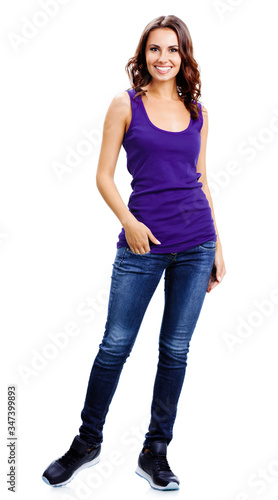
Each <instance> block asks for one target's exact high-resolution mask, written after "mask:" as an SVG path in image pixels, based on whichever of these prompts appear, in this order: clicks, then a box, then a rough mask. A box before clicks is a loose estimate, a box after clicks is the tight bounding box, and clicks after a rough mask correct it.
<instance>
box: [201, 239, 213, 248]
mask: <svg viewBox="0 0 278 500" xmlns="http://www.w3.org/2000/svg"><path fill="white" fill-rule="evenodd" d="M199 247H200V248H203V249H204V250H215V248H216V242H215V241H213V240H208V241H205V242H204V243H201V244H200V245H199Z"/></svg>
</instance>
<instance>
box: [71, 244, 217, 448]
mask: <svg viewBox="0 0 278 500" xmlns="http://www.w3.org/2000/svg"><path fill="white" fill-rule="evenodd" d="M215 249H216V243H215V241H207V242H205V243H203V244H200V245H197V246H195V247H194V248H191V249H189V250H185V251H183V252H177V253H164V254H155V253H151V252H148V253H145V254H135V253H133V252H132V251H131V250H130V248H129V247H121V248H118V249H117V251H116V256H115V260H114V263H113V272H112V276H111V287H110V295H109V302H108V314H107V320H106V324H105V332H104V336H103V339H102V343H101V344H100V346H99V351H98V354H97V356H96V357H95V360H94V363H93V366H92V369H91V373H90V377H89V382H88V387H87V393H86V398H85V403H84V407H83V410H82V412H81V419H82V425H81V426H80V428H79V433H80V437H81V438H82V439H84V440H85V441H87V442H88V443H89V444H95V445H97V444H100V443H101V442H102V440H103V425H104V422H105V418H106V415H107V412H108V409H109V405H110V402H111V400H112V397H113V395H114V392H115V390H116V387H117V385H118V381H119V377H120V374H121V371H122V368H123V365H124V363H125V361H126V359H127V357H128V356H129V355H130V353H131V350H132V347H133V345H134V342H135V340H136V337H137V333H138V331H139V328H140V325H141V322H142V320H143V317H144V314H145V311H146V309H147V307H148V304H149V302H150V300H151V298H152V296H153V293H154V291H155V289H156V288H157V285H158V283H159V281H160V279H161V276H162V274H163V272H164V271H165V273H164V291H165V302H164V311H163V317H162V323H161V328H160V334H159V356H158V365H157V372H156V377H155V381H154V388H153V400H152V405H151V420H150V425H149V429H148V432H147V433H146V435H145V442H144V445H145V446H147V445H148V443H150V441H164V442H166V443H167V444H169V443H170V441H171V440H172V437H173V425H174V421H175V418H176V413H177V404H178V400H179V396H180V393H181V389H182V385H183V381H184V377H185V371H186V366H187V354H188V352H189V344H190V339H191V337H192V334H193V331H194V329H195V325H196V323H197V320H198V317H199V314H200V311H201V308H202V305H203V301H204V298H205V295H206V290H207V287H208V283H209V279H210V275H211V272H212V268H213V263H214V257H215ZM151 328H152V331H151V332H150V334H151V335H156V331H153V325H152V327H151ZM146 351H147V349H146ZM148 358H149V357H148ZM142 361H143V362H145V360H142ZM142 376H143V375H142ZM126 411H128V402H127V404H126Z"/></svg>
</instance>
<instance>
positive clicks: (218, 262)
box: [197, 106, 226, 291]
mask: <svg viewBox="0 0 278 500" xmlns="http://www.w3.org/2000/svg"><path fill="white" fill-rule="evenodd" d="M202 112H203V119H204V121H203V126H202V129H201V149H200V155H199V159H198V163H197V172H199V173H201V174H202V177H201V179H200V180H201V182H202V184H203V186H202V190H203V191H204V193H205V195H206V197H207V200H208V202H209V206H210V208H211V213H212V217H213V221H214V227H215V232H216V234H217V242H216V254H215V274H216V279H217V280H218V282H219V281H221V280H222V279H223V277H224V275H225V274H226V269H225V264H224V259H223V255H222V245H221V241H220V237H219V233H218V229H217V225H216V221H215V214H214V209H213V203H212V198H211V194H210V190H209V187H208V181H207V173H206V149H207V138H208V112H207V110H206V108H205V107H204V106H202ZM217 284H218V283H217V282H216V281H215V282H213V281H212V280H211V282H210V285H209V290H208V291H210V290H211V289H212V288H214V287H215V286H216V285H217Z"/></svg>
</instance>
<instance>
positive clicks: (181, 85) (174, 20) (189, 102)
mask: <svg viewBox="0 0 278 500" xmlns="http://www.w3.org/2000/svg"><path fill="white" fill-rule="evenodd" d="M157 28H171V29H172V30H174V31H175V32H176V34H177V37H178V42H179V53H180V56H181V67H180V70H179V72H178V74H177V76H176V82H177V91H178V93H179V96H180V98H181V100H182V101H183V102H184V105H185V107H186V108H187V109H188V110H189V111H190V113H191V115H192V118H193V119H194V120H196V119H197V118H198V116H199V107H198V104H197V100H198V98H199V97H200V96H201V81H200V72H199V70H198V64H197V62H196V61H195V59H194V57H193V44H192V39H191V36H190V33H189V30H188V28H187V26H186V24H185V23H184V22H183V21H182V20H181V19H179V18H178V17H176V16H160V17H157V18H155V19H153V20H152V21H151V22H150V23H149V24H147V26H146V27H145V29H144V31H143V33H142V35H141V38H140V41H139V43H138V46H137V49H136V52H135V55H134V56H133V57H131V58H130V59H129V60H128V63H127V64H126V67H125V70H126V72H127V73H128V76H129V80H130V82H131V84H132V87H131V88H134V89H135V90H136V92H137V93H136V95H135V96H134V97H136V96H138V95H146V91H144V90H142V88H141V87H144V86H145V85H148V84H149V82H150V81H151V79H152V77H151V75H150V73H149V72H148V69H147V64H146V56H145V49H146V43H147V39H148V36H149V34H150V32H151V31H152V30H154V29H157Z"/></svg>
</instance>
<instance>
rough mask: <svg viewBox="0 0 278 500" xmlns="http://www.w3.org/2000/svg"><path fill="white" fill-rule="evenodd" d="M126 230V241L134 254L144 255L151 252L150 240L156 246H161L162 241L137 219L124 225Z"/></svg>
mask: <svg viewBox="0 0 278 500" xmlns="http://www.w3.org/2000/svg"><path fill="white" fill-rule="evenodd" d="M124 230H125V238H126V241H127V243H128V246H129V248H130V250H131V251H132V252H133V253H138V254H144V253H147V252H149V251H150V244H149V239H150V240H151V241H152V242H153V243H155V244H156V245H160V241H158V239H157V238H156V237H155V236H154V235H153V233H152V232H151V230H150V229H149V228H148V227H147V226H146V225H145V224H143V222H139V221H138V220H137V219H136V218H134V219H132V220H130V221H129V222H127V223H126V224H125V225H124Z"/></svg>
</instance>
